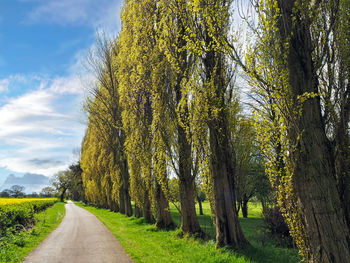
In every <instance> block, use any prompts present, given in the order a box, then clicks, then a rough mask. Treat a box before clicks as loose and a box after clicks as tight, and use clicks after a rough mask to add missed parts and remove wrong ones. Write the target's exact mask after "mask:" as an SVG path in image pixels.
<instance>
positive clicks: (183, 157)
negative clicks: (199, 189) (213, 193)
mask: <svg viewBox="0 0 350 263" xmlns="http://www.w3.org/2000/svg"><path fill="white" fill-rule="evenodd" d="M182 30H184V29H182ZM181 41H182V44H181V45H180V46H185V44H186V42H185V41H184V40H181ZM186 56H187V52H186V51H183V52H182V54H181V58H180V59H181V61H183V64H182V70H181V71H182V72H183V73H184V72H185V71H186V70H187V69H186V67H187V66H188V65H187V63H186V60H187V58H186ZM183 77H184V76H183V75H181V74H179V75H178V76H177V85H176V87H175V91H176V103H177V105H179V104H180V101H181V99H182V89H181V81H182V79H183ZM188 115H189V112H188V107H187V106H184V108H183V109H182V112H181V113H180V114H179V116H178V120H177V122H178V124H177V146H178V154H179V192H180V203H181V230H182V232H184V233H189V234H195V233H197V234H198V233H200V234H203V232H202V230H201V228H200V225H199V222H198V218H197V214H196V203H195V184H194V178H195V175H193V174H192V156H191V144H190V143H189V141H188V139H187V136H186V131H185V129H184V127H183V126H185V127H189V125H190V124H189V123H188ZM180 121H181V122H182V124H181V123H180Z"/></svg>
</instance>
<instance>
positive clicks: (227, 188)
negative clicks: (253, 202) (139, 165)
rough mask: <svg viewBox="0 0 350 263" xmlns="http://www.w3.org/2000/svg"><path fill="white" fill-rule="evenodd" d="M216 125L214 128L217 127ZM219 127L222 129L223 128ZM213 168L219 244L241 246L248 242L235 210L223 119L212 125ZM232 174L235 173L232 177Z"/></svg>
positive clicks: (230, 166)
mask: <svg viewBox="0 0 350 263" xmlns="http://www.w3.org/2000/svg"><path fill="white" fill-rule="evenodd" d="M214 127H215V128H214ZM218 127H220V129H222V131H221V132H220V131H219V129H218ZM209 130H210V151H211V160H210V163H211V171H212V174H213V183H214V189H213V191H214V200H215V217H216V218H215V223H216V244H217V247H223V246H226V245H233V246H238V245H241V244H244V243H247V241H246V239H245V237H244V235H243V232H242V229H241V226H240V223H239V221H238V215H237V213H236V206H235V205H233V204H235V200H233V197H234V195H233V191H234V189H232V188H231V183H230V179H231V178H232V177H233V173H234V169H233V167H232V160H230V158H229V156H230V154H229V152H228V151H229V150H228V149H227V146H228V145H229V144H228V138H227V136H225V135H223V134H222V133H223V132H224V134H227V133H225V132H226V124H225V123H224V122H223V121H221V122H220V123H217V125H215V126H212V125H210V126H209ZM231 176H232V177H231Z"/></svg>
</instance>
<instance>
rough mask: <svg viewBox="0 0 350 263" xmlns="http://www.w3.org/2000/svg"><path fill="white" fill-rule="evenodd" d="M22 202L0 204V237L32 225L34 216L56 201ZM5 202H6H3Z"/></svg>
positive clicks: (24, 200) (37, 200)
mask: <svg viewBox="0 0 350 263" xmlns="http://www.w3.org/2000/svg"><path fill="white" fill-rule="evenodd" d="M22 200H23V202H18V201H16V202H13V203H11V202H9V201H8V200H1V201H3V202H2V203H0V235H1V236H3V235H6V233H8V232H11V231H18V230H22V229H24V228H26V227H28V226H30V225H32V224H33V223H34V215H35V214H36V213H38V212H40V211H42V210H45V209H46V208H48V207H49V206H51V205H53V204H54V203H55V202H56V201H57V200H56V199H43V200H40V199H36V200H28V201H27V200H26V199H22ZM5 201H6V202H5Z"/></svg>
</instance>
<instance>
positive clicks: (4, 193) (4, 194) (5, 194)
mask: <svg viewBox="0 0 350 263" xmlns="http://www.w3.org/2000/svg"><path fill="white" fill-rule="evenodd" d="M10 195H11V190H10V189H5V190H3V191H2V192H0V197H9V196H10Z"/></svg>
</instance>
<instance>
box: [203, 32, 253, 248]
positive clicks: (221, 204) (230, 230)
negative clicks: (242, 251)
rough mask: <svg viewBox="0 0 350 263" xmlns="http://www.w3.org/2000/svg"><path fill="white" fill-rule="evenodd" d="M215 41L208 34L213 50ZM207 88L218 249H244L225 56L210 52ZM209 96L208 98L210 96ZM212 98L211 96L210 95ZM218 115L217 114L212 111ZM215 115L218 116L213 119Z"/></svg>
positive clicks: (205, 58)
mask: <svg viewBox="0 0 350 263" xmlns="http://www.w3.org/2000/svg"><path fill="white" fill-rule="evenodd" d="M214 42H215V41H214V40H213V39H212V36H210V35H209V34H208V32H207V31H206V32H205V43H206V46H207V47H210V46H211V44H213V43H214ZM203 64H204V72H205V78H206V83H207V85H208V86H207V85H205V86H204V89H211V92H210V94H215V99H213V98H212V97H208V98H207V99H208V100H209V105H208V106H209V107H208V111H209V112H208V113H209V116H211V117H210V118H209V120H208V127H209V149H210V166H211V167H210V168H211V172H212V176H213V193H214V202H215V222H216V246H217V247H223V246H226V245H230V246H240V245H244V244H248V241H247V240H246V239H245V237H244V235H243V231H242V228H241V226H240V223H239V220H238V215H237V212H236V195H235V185H234V171H235V169H234V167H233V165H234V160H233V156H232V154H233V153H234V151H233V149H231V145H232V144H231V143H230V140H229V136H228V135H229V132H228V117H227V105H225V91H226V86H227V85H226V83H225V79H226V77H225V74H226V73H225V67H224V61H223V54H221V53H219V52H217V51H215V50H210V51H208V52H206V55H205V56H204V58H203ZM207 96H208V95H207ZM209 96H211V95H209ZM213 110H214V111H215V114H214V113H213V112H212V111H213ZM212 114H213V115H214V116H215V117H214V116H212Z"/></svg>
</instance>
